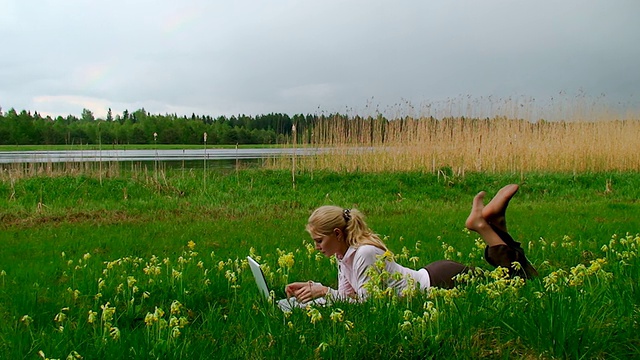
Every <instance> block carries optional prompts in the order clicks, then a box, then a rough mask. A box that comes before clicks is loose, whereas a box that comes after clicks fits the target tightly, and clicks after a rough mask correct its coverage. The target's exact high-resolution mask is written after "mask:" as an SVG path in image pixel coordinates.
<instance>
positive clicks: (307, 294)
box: [284, 281, 329, 302]
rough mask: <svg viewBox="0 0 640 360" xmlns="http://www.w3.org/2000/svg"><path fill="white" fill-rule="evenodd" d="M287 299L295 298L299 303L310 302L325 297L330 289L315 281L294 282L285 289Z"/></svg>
mask: <svg viewBox="0 0 640 360" xmlns="http://www.w3.org/2000/svg"><path fill="white" fill-rule="evenodd" d="M284 291H285V292H286V293H287V297H292V296H295V298H296V299H297V300H298V301H299V302H309V301H311V300H313V299H315V298H319V297H321V296H325V295H326V294H327V292H328V291H329V288H327V287H326V286H322V285H320V284H316V283H314V282H313V281H307V282H294V283H291V284H289V285H287V286H286V287H285V288H284Z"/></svg>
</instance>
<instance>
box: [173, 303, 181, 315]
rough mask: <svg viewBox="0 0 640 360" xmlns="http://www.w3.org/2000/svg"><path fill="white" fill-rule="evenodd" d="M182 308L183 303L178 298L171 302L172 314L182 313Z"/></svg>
mask: <svg viewBox="0 0 640 360" xmlns="http://www.w3.org/2000/svg"><path fill="white" fill-rule="evenodd" d="M180 309H182V304H181V303H180V301H178V300H174V301H173V302H172V303H171V314H174V315H175V314H180Z"/></svg>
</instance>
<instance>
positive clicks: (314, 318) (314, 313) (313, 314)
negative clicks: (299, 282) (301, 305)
mask: <svg viewBox="0 0 640 360" xmlns="http://www.w3.org/2000/svg"><path fill="white" fill-rule="evenodd" d="M307 316H308V317H309V318H310V319H311V323H312V324H315V323H317V322H318V321H320V320H322V314H321V313H320V311H318V309H316V308H309V310H308V311H307Z"/></svg>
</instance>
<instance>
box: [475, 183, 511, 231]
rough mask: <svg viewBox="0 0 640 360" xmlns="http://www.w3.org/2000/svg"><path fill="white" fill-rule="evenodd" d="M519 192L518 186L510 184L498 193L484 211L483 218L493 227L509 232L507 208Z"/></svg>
mask: <svg viewBox="0 0 640 360" xmlns="http://www.w3.org/2000/svg"><path fill="white" fill-rule="evenodd" d="M517 192H518V185H516V184H510V185H507V186H505V187H503V188H502V189H500V190H499V191H498V193H497V194H496V196H494V197H493V199H491V201H490V202H489V203H488V204H487V205H486V206H485V207H484V208H483V209H482V217H483V218H484V219H485V220H486V221H487V222H488V223H489V224H491V225H493V226H494V227H496V228H498V229H499V230H502V231H504V232H507V219H506V213H507V207H508V206H509V201H510V200H511V198H512V197H513V196H514V195H515V194H516V193H517Z"/></svg>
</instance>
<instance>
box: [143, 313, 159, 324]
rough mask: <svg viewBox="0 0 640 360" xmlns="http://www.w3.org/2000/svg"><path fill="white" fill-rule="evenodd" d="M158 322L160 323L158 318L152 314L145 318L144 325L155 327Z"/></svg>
mask: <svg viewBox="0 0 640 360" xmlns="http://www.w3.org/2000/svg"><path fill="white" fill-rule="evenodd" d="M156 321H158V318H157V317H156V316H155V315H154V314H152V313H147V316H145V317H144V323H145V324H146V325H147V326H153V323H155V322H156Z"/></svg>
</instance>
